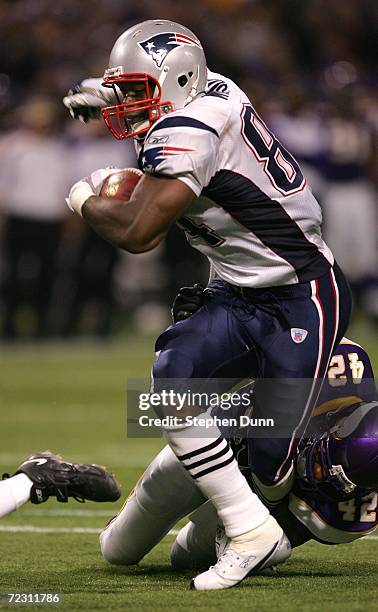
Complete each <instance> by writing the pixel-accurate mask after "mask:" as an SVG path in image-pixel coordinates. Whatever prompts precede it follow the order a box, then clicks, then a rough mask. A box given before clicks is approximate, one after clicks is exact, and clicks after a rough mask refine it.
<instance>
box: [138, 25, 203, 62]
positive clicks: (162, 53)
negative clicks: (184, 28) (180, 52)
mask: <svg viewBox="0 0 378 612" xmlns="http://www.w3.org/2000/svg"><path fill="white" fill-rule="evenodd" d="M138 45H139V46H140V47H141V48H142V49H143V51H145V52H146V53H147V55H150V56H151V57H152V59H153V60H154V62H155V64H156V66H157V67H158V68H160V67H161V65H162V63H163V62H164V60H165V58H166V57H167V55H168V53H170V52H171V51H173V49H176V48H177V47H182V46H184V45H189V46H191V47H199V48H200V49H201V48H202V47H201V45H200V43H199V42H198V41H197V40H195V39H194V38H190V36H186V35H185V34H179V33H176V32H164V33H162V34H155V36H151V37H150V38H147V39H146V40H143V41H142V42H139V43H138Z"/></svg>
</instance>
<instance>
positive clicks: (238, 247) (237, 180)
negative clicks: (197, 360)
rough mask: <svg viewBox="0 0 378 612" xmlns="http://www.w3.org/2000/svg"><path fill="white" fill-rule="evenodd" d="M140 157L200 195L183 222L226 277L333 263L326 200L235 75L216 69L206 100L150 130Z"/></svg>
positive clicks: (244, 282)
mask: <svg viewBox="0 0 378 612" xmlns="http://www.w3.org/2000/svg"><path fill="white" fill-rule="evenodd" d="M139 163H140V167H141V168H142V170H143V172H146V173H151V174H155V175H160V176H167V177H172V178H176V179H179V180H180V181H183V182H184V183H185V184H186V185H188V186H189V187H190V189H192V191H193V192H194V193H195V194H196V196H198V197H197V199H195V200H194V201H193V203H192V204H191V205H190V207H189V208H188V210H187V212H186V213H185V216H183V217H182V218H181V219H180V221H179V223H178V225H179V226H180V227H181V228H182V229H184V230H185V232H186V235H187V238H188V240H189V242H190V244H191V245H192V246H193V247H194V248H196V249H198V250H199V251H201V252H202V253H204V255H206V256H207V257H208V259H209V260H210V262H211V264H212V269H213V270H214V272H215V274H216V275H217V276H218V277H220V278H221V279H223V280H225V281H227V282H229V283H232V284H235V285H239V286H243V287H269V286H274V285H289V284H294V283H299V282H306V281H309V280H313V279H315V278H318V277H319V276H321V275H322V274H325V273H326V272H327V270H328V269H329V267H330V265H332V264H333V256H332V253H331V251H330V250H329V248H328V247H327V245H326V244H325V243H324V241H323V240H322V236H321V230H320V225H321V220H322V216H321V210H320V207H319V204H318V202H317V201H316V199H315V198H314V196H313V194H312V192H311V190H310V188H309V186H308V185H307V182H306V179H305V177H304V176H303V174H302V172H301V169H300V167H299V166H298V163H297V162H296V161H295V159H294V158H293V157H292V156H291V155H290V153H288V151H287V150H286V149H285V148H284V147H283V146H282V145H281V143H280V142H279V141H278V140H277V139H276V138H275V136H274V134H272V132H271V131H270V130H269V129H268V128H267V127H266V125H265V123H264V122H263V121H262V119H261V118H260V117H259V116H258V114H257V113H256V111H255V109H254V108H253V106H252V105H251V103H250V101H249V100H248V98H247V96H246V95H245V94H244V93H243V91H241V89H240V88H239V87H238V86H237V85H236V84H235V83H233V82H232V81H231V80H230V79H227V78H225V77H223V76H222V75H220V74H216V73H213V72H209V78H208V84H207V90H206V93H205V94H204V95H203V96H199V97H197V98H195V99H194V100H193V102H191V103H190V104H188V106H186V107H185V108H183V109H180V110H177V111H174V112H172V113H169V114H168V115H166V116H164V117H162V118H161V119H159V120H158V121H157V122H156V123H155V124H154V125H153V126H152V128H151V129H150V130H149V132H148V134H147V136H146V138H145V141H144V145H143V148H142V149H141V150H140V155H139Z"/></svg>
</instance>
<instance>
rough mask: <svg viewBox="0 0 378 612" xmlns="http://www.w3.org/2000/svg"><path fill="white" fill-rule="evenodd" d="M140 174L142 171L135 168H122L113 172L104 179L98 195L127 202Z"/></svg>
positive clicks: (141, 174)
mask: <svg viewBox="0 0 378 612" xmlns="http://www.w3.org/2000/svg"><path fill="white" fill-rule="evenodd" d="M142 176H143V172H141V171H140V170H138V169H137V168H124V169H123V170H119V171H118V172H114V174H111V175H110V176H108V177H107V178H106V179H105V180H104V182H103V184H102V187H101V190H100V196H103V197H104V198H113V199H115V200H123V201H125V202H127V201H128V200H129V199H130V197H131V194H132V192H133V191H134V189H135V187H136V186H137V184H138V182H139V181H140V179H141V177H142Z"/></svg>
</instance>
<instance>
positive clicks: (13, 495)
mask: <svg viewBox="0 0 378 612" xmlns="http://www.w3.org/2000/svg"><path fill="white" fill-rule="evenodd" d="M32 486H33V482H32V481H31V480H30V478H28V476H26V474H17V475H16V476H12V477H11V478H8V479H7V480H2V481H1V482H0V518H1V517H2V516H5V515H6V514H9V512H13V510H17V508H19V507H20V506H22V505H23V504H25V503H26V502H27V501H29V499H30V489H31V488H32Z"/></svg>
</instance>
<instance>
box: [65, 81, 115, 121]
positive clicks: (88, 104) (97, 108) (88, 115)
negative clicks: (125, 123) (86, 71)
mask: <svg viewBox="0 0 378 612" xmlns="http://www.w3.org/2000/svg"><path fill="white" fill-rule="evenodd" d="M101 83H102V79H100V78H90V79H84V80H83V81H80V82H79V83H76V85H74V86H73V87H72V89H70V90H69V91H68V92H67V95H66V96H65V97H64V98H63V104H64V106H66V107H67V108H68V110H69V111H70V115H71V117H73V118H74V119H78V120H79V121H81V122H82V123H88V121H90V120H91V119H100V117H101V109H102V108H104V107H105V106H110V105H112V104H115V103H116V99H115V97H114V91H113V89H111V88H109V87H103V86H102V84H101Z"/></svg>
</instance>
